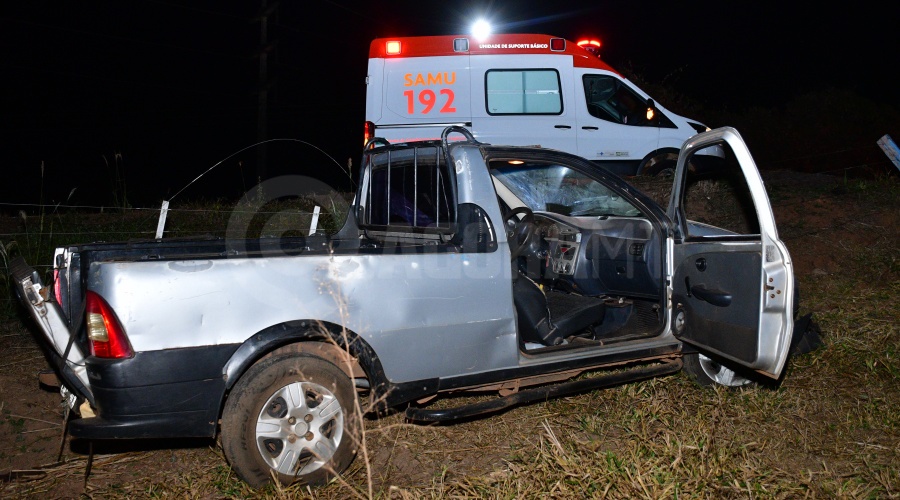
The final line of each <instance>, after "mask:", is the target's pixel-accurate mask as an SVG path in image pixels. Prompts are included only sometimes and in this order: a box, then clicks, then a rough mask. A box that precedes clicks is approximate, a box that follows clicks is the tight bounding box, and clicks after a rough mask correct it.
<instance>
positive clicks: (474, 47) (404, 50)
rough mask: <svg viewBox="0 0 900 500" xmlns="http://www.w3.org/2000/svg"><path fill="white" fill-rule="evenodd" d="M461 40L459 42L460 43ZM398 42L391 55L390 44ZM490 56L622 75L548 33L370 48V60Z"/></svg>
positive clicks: (443, 38) (412, 40)
mask: <svg viewBox="0 0 900 500" xmlns="http://www.w3.org/2000/svg"><path fill="white" fill-rule="evenodd" d="M458 41H459V42H458ZM391 42H397V43H398V44H399V45H394V46H393V47H395V49H394V50H392V51H391V52H390V53H389V52H388V44H389V43H391ZM487 54H504V55H512V54H544V55H546V54H557V55H566V56H572V64H573V65H574V66H576V67H581V68H595V69H602V70H606V71H612V72H614V73H616V74H619V72H618V71H617V70H616V69H615V68H613V67H612V66H610V65H608V64H606V63H605V62H604V61H603V60H602V59H600V57H598V56H596V55H594V54H592V53H591V52H588V51H587V50H586V49H584V48H582V47H579V46H578V44H576V43H575V42H572V41H570V40H566V39H565V38H560V37H558V36H552V35H545V34H495V35H490V36H488V37H486V38H484V39H481V40H476V38H475V37H474V36H472V35H439V36H410V37H393V38H376V39H374V40H372V43H371V45H370V46H369V58H370V59H373V58H398V57H435V56H455V55H456V56H458V55H473V56H474V55H487Z"/></svg>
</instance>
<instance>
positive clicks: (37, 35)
mask: <svg viewBox="0 0 900 500" xmlns="http://www.w3.org/2000/svg"><path fill="white" fill-rule="evenodd" d="M273 3H274V2H273V1H272V0H269V5H272V4H273ZM262 4H263V2H262V1H261V0H256V1H249V0H248V1H244V2H222V1H212V0H194V1H177V0H134V1H121V0H117V1H111V0H97V1H79V2H73V1H39V0H26V1H21V2H17V3H16V4H15V5H13V4H12V2H6V3H5V5H4V7H3V9H2V11H0V19H2V29H0V44H2V51H3V58H2V65H3V73H2V74H3V79H2V85H3V92H2V95H3V106H2V109H3V123H2V135H3V139H2V142H0V144H2V152H0V165H2V171H3V173H4V178H3V181H2V189H0V202H3V203H6V204H9V203H37V202H38V201H40V200H43V201H44V202H45V203H47V202H52V203H56V202H63V203H68V204H72V205H102V204H108V203H111V202H112V201H111V199H110V193H111V192H112V191H113V190H114V186H115V184H114V179H115V177H116V172H117V171H118V174H119V176H120V179H121V180H122V182H123V184H122V185H124V186H125V187H126V189H127V195H128V199H129V201H130V202H131V203H132V204H133V205H135V206H151V205H152V206H155V205H157V204H158V203H159V201H160V200H162V199H167V198H169V197H171V196H172V195H173V194H174V193H176V192H178V191H179V190H181V189H182V188H183V187H185V186H186V185H187V184H188V183H189V182H191V180H193V179H194V178H195V177H196V176H197V175H199V174H200V173H202V172H204V171H206V170H207V169H209V168H210V167H212V166H213V165H215V164H216V163H217V162H219V161H220V160H222V159H224V158H226V157H229V156H230V155H232V154H235V153H236V152H238V151H239V150H242V149H244V148H247V147H248V146H251V145H252V144H254V143H256V142H257V137H258V133H259V131H258V127H257V112H258V94H257V89H258V86H259V59H258V57H257V54H258V51H259V48H260V32H261V30H260V24H259V22H258V21H256V20H255V19H254V18H255V17H256V15H257V14H258V12H259V11H260V8H261V5H262ZM792 4H793V3H792V2H749V1H737V2H721V1H715V2H714V1H705V0H702V1H699V0H698V1H692V2H645V1H604V0H593V1H583V2H574V1H563V0H554V1H546V2H534V1H516V2H499V1H498V2H485V1H481V2H465V1H463V2H425V1H418V2H411V1H394V2H388V1H386V2H374V3H373V2H365V3H364V2H349V1H346V0H330V1H327V0H326V1H304V2H299V1H282V2H280V3H278V4H277V7H276V8H275V9H274V11H273V14H272V16H271V17H270V18H269V26H268V31H267V39H268V41H269V42H270V43H271V44H272V45H271V47H270V51H269V52H268V54H269V56H268V70H267V81H268V83H269V87H268V89H269V90H268V126H267V137H268V138H288V139H292V140H293V141H291V142H287V141H279V142H273V143H269V146H268V148H267V158H268V161H267V168H266V174H267V175H268V176H273V175H279V174H284V173H298V174H302V175H309V176H314V177H317V178H320V179H322V180H324V181H326V182H328V183H330V184H332V185H333V186H335V187H336V188H337V189H344V190H346V189H349V186H350V184H349V182H348V181H347V178H346V175H345V174H342V173H341V171H340V169H339V167H338V165H336V164H335V162H337V163H339V164H340V165H342V166H346V164H347V161H348V159H352V160H353V163H354V169H355V168H356V164H357V163H358V157H359V154H360V152H361V147H362V125H363V121H364V118H365V116H364V115H365V76H366V59H367V55H368V47H369V42H370V41H371V40H372V39H373V38H375V37H380V36H403V35H439V34H457V33H466V32H468V29H469V26H470V25H471V23H472V21H474V19H476V18H477V17H479V16H482V17H486V18H487V19H489V20H490V21H492V23H493V24H494V26H495V27H496V30H497V31H502V32H508V33H512V32H532V33H547V34H551V35H556V36H563V37H566V38H569V39H572V40H575V39H578V38H581V37H584V36H591V37H599V38H600V39H601V40H602V41H603V44H604V46H603V51H602V54H603V57H604V59H605V60H607V62H609V63H610V64H612V65H613V66H614V67H626V66H627V67H629V68H632V69H633V70H635V71H638V72H639V73H640V74H641V75H643V77H644V78H645V79H646V80H648V81H655V82H664V83H665V84H666V85H671V86H672V88H673V89H674V90H676V91H677V92H681V93H683V94H685V95H688V96H690V97H691V98H694V99H698V100H700V101H703V102H705V103H706V104H708V105H715V106H722V107H727V108H734V109H737V108H741V107H747V106H762V107H772V106H780V105H783V104H784V103H785V102H786V101H787V100H788V99H790V98H791V97H793V96H796V95H799V94H802V93H803V92H806V91H808V90H810V89H816V88H823V87H829V86H830V87H836V88H842V89H848V90H852V91H854V92H856V93H858V94H859V95H862V96H865V97H867V98H870V99H872V100H875V101H876V102H881V103H884V104H886V105H890V106H893V107H900V106H898V104H900V98H898V90H900V88H898V85H897V81H898V79H897V75H896V73H897V70H896V65H897V63H896V61H897V54H898V50H900V34H898V33H900V29H898V28H897V19H898V15H897V14H898V9H897V7H891V8H890V9H892V11H891V12H888V11H885V10H883V7H877V6H874V5H872V6H868V7H867V6H866V2H852V3H840V4H838V6H839V8H835V7H820V8H816V9H813V8H811V7H802V8H801V7H800V6H793V5H792ZM363 5H367V6H366V7H363ZM809 5H815V4H809ZM819 5H824V4H819ZM785 9H788V10H785ZM697 118H699V119H701V120H702V119H703V117H697ZM297 141H302V142H297ZM320 150H321V151H320ZM256 151H257V150H256V149H254V148H251V149H249V150H247V151H245V152H243V153H239V154H236V155H235V156H233V157H232V158H231V159H230V160H229V161H227V162H223V163H222V164H221V165H219V166H218V167H216V169H214V170H213V171H212V172H211V173H210V174H208V175H207V176H206V177H204V178H203V179H201V180H200V181H198V182H197V183H196V184H194V185H192V186H191V187H190V188H189V189H188V190H186V191H184V192H183V194H181V195H179V196H180V197H182V198H185V199H188V198H189V199H200V198H218V197H222V198H232V199H233V198H235V197H237V196H239V195H241V194H242V193H243V192H244V191H245V189H248V188H250V187H251V186H253V185H254V184H255V183H256V177H257V173H258V171H257V168H256V162H257V158H258V156H257V152H256ZM117 154H118V155H119V156H118V157H117V156H116V155H117ZM326 154H327V155H328V156H330V157H332V158H333V159H334V161H332V160H331V159H329V158H328V156H326ZM116 158H118V160H117V159H116ZM42 164H43V175H42V169H41V165H42ZM116 165H118V169H117V168H116ZM42 181H43V187H42ZM72 189H75V193H74V194H73V195H72V196H71V197H70V196H69V195H70V193H71V192H72ZM10 210H11V208H10V206H9V205H3V206H0V211H3V212H9V211H10ZM16 210H18V208H16Z"/></svg>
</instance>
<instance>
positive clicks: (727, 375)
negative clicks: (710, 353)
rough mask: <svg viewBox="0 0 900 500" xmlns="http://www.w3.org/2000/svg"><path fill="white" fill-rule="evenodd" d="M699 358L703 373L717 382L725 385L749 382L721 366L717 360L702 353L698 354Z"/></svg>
mask: <svg viewBox="0 0 900 500" xmlns="http://www.w3.org/2000/svg"><path fill="white" fill-rule="evenodd" d="M699 358H700V367H701V368H703V373H705V374H706V376H707V377H709V378H710V379H711V380H712V381H713V382H715V383H717V384H720V385H724V386H727V387H740V386H742V385H747V384H749V383H750V380H749V379H747V378H744V377H742V376H740V375H738V374H737V373H735V372H734V370H731V369H729V368H726V367H724V366H722V365H721V364H719V363H718V362H717V361H714V360H712V359H710V358H707V357H706V356H704V355H702V354H700V355H699Z"/></svg>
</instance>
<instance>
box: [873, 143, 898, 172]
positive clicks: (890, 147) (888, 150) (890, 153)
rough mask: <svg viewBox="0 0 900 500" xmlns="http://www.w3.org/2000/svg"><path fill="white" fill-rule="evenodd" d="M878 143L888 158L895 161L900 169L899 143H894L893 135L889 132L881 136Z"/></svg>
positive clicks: (895, 164)
mask: <svg viewBox="0 0 900 500" xmlns="http://www.w3.org/2000/svg"><path fill="white" fill-rule="evenodd" d="M878 145H879V146H881V150H882V151H884V154H886V155H887V157H888V159H889V160H891V161H892V162H893V163H894V166H895V167H897V170H900V150H898V149H897V145H896V144H894V140H893V139H891V136H889V135H887V134H884V135H883V136H881V139H878Z"/></svg>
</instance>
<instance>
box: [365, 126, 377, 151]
mask: <svg viewBox="0 0 900 500" xmlns="http://www.w3.org/2000/svg"><path fill="white" fill-rule="evenodd" d="M374 137H375V124H374V123H372V122H366V128H365V132H363V146H365V145H367V144H369V141H371V140H372V138H374Z"/></svg>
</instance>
